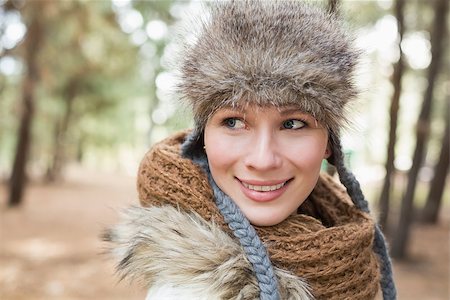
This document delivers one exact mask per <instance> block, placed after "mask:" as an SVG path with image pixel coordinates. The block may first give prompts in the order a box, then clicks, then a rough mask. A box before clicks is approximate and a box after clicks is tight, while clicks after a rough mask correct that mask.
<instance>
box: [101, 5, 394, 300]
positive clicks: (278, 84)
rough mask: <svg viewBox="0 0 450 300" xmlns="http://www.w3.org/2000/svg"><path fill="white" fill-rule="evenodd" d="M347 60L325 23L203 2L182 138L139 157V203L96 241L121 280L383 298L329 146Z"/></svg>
mask: <svg viewBox="0 0 450 300" xmlns="http://www.w3.org/2000/svg"><path fill="white" fill-rule="evenodd" d="M357 58H358V52H357V51H355V50H354V49H353V48H352V46H351V38H350V37H349V36H348V34H347V33H346V32H345V31H344V30H343V29H342V25H341V24H340V22H339V20H337V18H336V17H335V16H332V15H328V14H326V13H324V12H322V11H320V10H319V9H317V8H314V7H310V6H309V5H306V4H304V3H302V2H299V1H283V2H281V1H277V2H275V1H273V2H272V1H271V2H263V1H236V2H234V1H233V2H221V3H218V4H215V5H214V7H213V8H212V10H211V18H210V19H209V20H208V22H207V23H206V24H204V28H203V31H202V33H201V34H200V36H199V38H198V40H197V41H196V43H195V44H194V45H193V46H192V47H190V48H189V49H188V50H187V53H186V55H185V58H184V62H183V64H182V68H181V73H182V81H181V84H180V91H181V94H182V95H183V97H184V98H185V99H187V100H188V102H189V103H190V104H191V105H192V108H193V112H194V119H195V128H194V129H193V130H192V131H190V132H183V133H179V134H177V135H175V136H173V137H171V138H169V139H167V140H165V141H163V142H161V143H159V144H157V145H156V146H154V147H153V149H152V150H151V151H150V152H149V153H147V155H146V156H145V158H144V160H143V161H142V163H141V167H140V170H139V176H138V190H139V197H140V201H141V204H142V205H143V207H134V208H131V209H129V210H128V211H127V212H126V213H125V216H124V218H125V220H124V221H123V223H122V224H120V225H118V226H116V227H115V228H114V229H113V230H111V231H110V232H109V233H108V234H107V240H109V241H111V242H113V243H115V247H116V250H115V251H116V253H117V255H118V259H119V261H120V263H119V265H118V270H119V271H120V272H121V273H122V274H123V276H125V277H131V278H132V279H139V280H141V281H142V282H143V283H144V284H145V285H146V286H147V287H148V288H149V293H148V297H147V298H148V299H257V298H260V299H373V298H374V297H375V296H376V295H377V293H378V291H379V289H380V287H381V291H382V294H383V297H384V299H395V298H396V292H395V287H394V283H393V281H392V273H391V265H390V260H389V257H388V255H387V252H386V247H385V243H384V239H383V236H382V234H381V232H380V230H379V228H378V227H377V226H376V224H375V223H374V222H373V220H372V219H371V217H370V216H369V209H368V204H367V201H366V200H365V199H364V196H363V195H362V192H361V189H360V188H359V184H358V182H357V181H356V179H355V178H354V176H353V175H352V174H351V173H350V172H349V171H348V170H347V169H346V168H345V166H344V163H343V154H342V150H341V145H340V139H339V131H340V128H342V127H343V126H344V125H345V124H346V123H347V122H348V120H347V116H346V113H345V109H346V104H347V102H349V101H351V100H353V99H354V98H355V96H356V94H357V91H356V88H355V86H354V83H353V81H352V76H353V69H354V67H355V64H356V60H357ZM323 159H327V160H328V161H329V162H330V163H332V164H334V165H335V167H336V169H337V171H338V174H339V179H340V181H341V182H342V184H343V185H344V186H345V188H344V187H342V186H341V185H339V184H338V183H336V182H335V181H334V180H333V179H332V178H331V177H329V176H327V175H321V174H319V173H320V166H321V162H322V160H323Z"/></svg>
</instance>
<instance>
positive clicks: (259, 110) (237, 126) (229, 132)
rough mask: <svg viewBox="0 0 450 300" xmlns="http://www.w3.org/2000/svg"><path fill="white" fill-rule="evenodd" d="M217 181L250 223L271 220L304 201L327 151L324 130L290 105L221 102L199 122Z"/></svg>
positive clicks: (284, 215) (264, 223) (274, 221)
mask: <svg viewBox="0 0 450 300" xmlns="http://www.w3.org/2000/svg"><path fill="white" fill-rule="evenodd" d="M205 151H206V154H207V156H208V162H209V166H210V169H211V174H212V176H213V178H214V180H215V181H216V183H217V185H218V186H219V187H220V188H221V189H222V191H224V192H225V193H226V194H227V195H229V196H230V197H231V198H232V199H233V201H234V202H235V203H236V204H237V205H238V206H239V208H240V209H241V210H242V212H243V213H244V215H245V216H246V217H247V218H248V219H249V221H250V223H252V224H253V225H256V226H272V225H276V224H278V223H280V222H282V221H283V220H285V219H286V218H288V217H289V216H290V215H291V214H293V213H295V212H296V211H297V208H298V207H299V206H300V205H301V204H302V203H303V202H304V201H305V199H306V198H307V197H308V195H309V194H310V193H311V191H312V190H313V188H314V186H315V185H316V183H317V180H318V178H319V172H320V167H321V163H322V160H323V159H324V158H327V157H329V156H330V154H331V152H330V149H329V147H328V132H327V130H326V129H325V128H324V126H322V125H321V124H320V123H319V122H318V121H317V120H316V119H314V118H313V117H312V116H311V115H308V114H305V113H303V112H301V111H300V110H299V109H298V108H295V107H290V106H287V107H280V108H277V107H275V106H268V107H259V106H253V105H249V106H246V107H237V108H236V107H235V108H227V107H226V108H221V109H219V110H218V111H217V112H215V113H214V114H213V115H212V116H211V118H210V119H209V120H208V122H207V123H206V126H205Z"/></svg>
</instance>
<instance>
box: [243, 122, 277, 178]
mask: <svg viewBox="0 0 450 300" xmlns="http://www.w3.org/2000/svg"><path fill="white" fill-rule="evenodd" d="M244 164H245V166H246V167H247V168H250V169H254V170H259V171H266V170H271V169H275V168H278V167H280V166H281V164H282V159H281V156H280V154H279V151H278V143H277V141H276V137H275V134H274V133H273V132H271V131H269V130H264V131H261V132H255V133H254V138H253V139H252V142H251V145H249V147H248V150H247V155H246V156H245V159H244Z"/></svg>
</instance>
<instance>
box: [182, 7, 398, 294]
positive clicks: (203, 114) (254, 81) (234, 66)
mask: <svg viewBox="0 0 450 300" xmlns="http://www.w3.org/2000/svg"><path fill="white" fill-rule="evenodd" d="M344 28H345V27H344V25H343V24H342V22H341V21H340V20H339V19H338V17H336V16H335V15H332V14H329V13H326V12H325V11H323V10H321V9H320V8H317V7H314V6H311V5H310V4H307V3H305V2H303V1H292V0H291V1H259V0H254V1H250V0H248V1H247V0H246V1H224V2H218V3H214V5H212V8H211V17H210V18H209V20H208V21H207V22H206V23H205V24H203V28H202V31H201V34H200V35H199V37H198V40H197V41H196V43H195V44H194V45H193V46H191V47H190V48H189V49H187V52H186V54H185V56H184V61H183V63H182V66H181V76H182V78H181V83H180V85H179V89H180V92H181V95H182V97H183V98H184V99H185V100H187V101H188V103H189V104H190V105H191V106H192V110H193V113H194V120H195V128H194V130H193V131H192V133H191V134H190V135H189V136H188V137H187V139H186V140H185V142H184V144H183V145H182V154H183V156H184V157H187V158H190V159H192V160H194V162H196V163H198V164H199V165H200V166H202V167H203V169H204V170H205V171H206V172H207V174H208V176H209V181H210V183H211V185H212V186H213V189H214V193H215V196H216V199H215V200H216V203H218V207H219V209H220V210H221V213H222V215H224V217H225V220H226V221H227V222H228V224H229V225H230V227H233V228H239V230H234V229H233V228H232V229H233V230H234V234H235V235H236V236H237V237H238V238H239V239H240V241H241V243H242V245H243V247H244V248H246V247H248V245H244V243H246V239H245V237H242V236H239V235H241V234H242V232H244V231H245V230H247V232H250V233H251V234H254V233H253V232H254V229H253V228H252V226H251V225H250V224H249V223H248V221H247V220H246V219H245V217H243V215H242V213H241V212H240V210H239V208H237V207H235V204H234V203H233V201H231V200H230V199H228V198H229V197H227V196H226V195H224V194H223V193H222V192H221V191H220V189H219V188H218V187H217V185H216V184H215V182H214V180H213V178H212V176H210V172H209V166H208V164H207V159H206V154H205V152H204V149H203V146H204V142H203V133H204V127H205V124H206V122H207V120H208V118H209V117H210V116H211V115H212V114H213V113H214V112H215V111H217V109H219V108H221V107H224V106H234V105H236V104H241V105H247V104H250V103H254V104H257V105H261V106H266V105H275V106H284V105H294V106H297V107H298V108H299V109H300V110H302V111H303V112H306V113H309V114H311V115H312V116H313V117H315V118H316V119H317V120H318V121H319V122H321V123H322V124H323V125H325V126H326V128H327V129H328V132H329V137H330V146H331V150H332V156H331V157H330V158H329V159H328V160H329V162H331V163H332V164H334V165H335V167H336V169H337V172H338V174H339V178H340V180H341V182H342V184H343V185H344V186H345V187H346V188H347V192H348V194H349V195H350V197H351V199H352V201H353V202H354V204H355V205H356V206H357V207H359V208H360V209H361V210H363V211H365V212H369V206H368V203H367V201H366V200H365V198H364V195H363V194H362V192H361V189H360V186H359V183H358V181H357V180H356V179H355V177H354V176H353V174H352V173H350V172H349V171H348V170H347V169H346V167H345V165H344V157H343V153H342V148H341V144H340V138H339V132H340V129H341V128H342V127H343V126H344V125H345V124H346V123H347V122H348V120H347V113H346V108H347V106H348V102H350V101H352V100H354V99H355V98H356V95H357V93H358V92H357V88H356V87H355V84H354V81H353V74H354V68H355V66H356V63H357V60H358V56H359V51H357V50H355V49H354V48H353V46H352V43H353V39H352V36H351V35H350V34H349V33H347V32H346V30H345V29H344ZM237 223H239V225H236V224H237ZM231 224H232V226H231ZM243 228H245V230H243ZM255 243H257V244H258V243H259V244H258V245H255V247H256V248H257V249H258V251H259V252H258V251H257V252H258V253H259V255H260V256H261V259H260V261H264V262H266V263H265V268H266V270H264V271H262V272H263V274H262V275H261V274H259V275H260V276H259V277H258V273H259V272H260V271H259V270H261V266H254V271H255V273H256V276H257V277H258V280H259V281H260V288H261V299H278V298H277V296H276V295H277V292H276V282H275V278H274V277H273V270H272V269H271V268H272V266H271V264H270V260H269V259H268V257H267V253H266V252H265V251H260V250H261V248H262V249H264V246H263V245H261V242H260V241H259V242H258V241H256V242H255ZM374 251H375V252H376V253H377V254H378V255H379V257H380V262H381V264H380V265H381V271H382V281H381V286H382V290H383V296H384V299H396V291H395V286H394V283H393V280H392V271H391V262H390V259H389V256H388V254H387V249H386V245H385V241H384V237H383V235H382V233H381V230H380V229H379V227H378V226H376V227H375V241H374ZM250 253H251V255H252V256H254V255H255V250H254V249H250V250H249V255H250ZM263 269H264V268H263ZM267 278H269V279H267ZM271 289H275V290H271Z"/></svg>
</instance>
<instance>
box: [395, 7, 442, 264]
mask: <svg viewBox="0 0 450 300" xmlns="http://www.w3.org/2000/svg"><path fill="white" fill-rule="evenodd" d="M447 10H448V0H437V1H436V7H435V19H434V20H435V21H434V25H433V32H432V35H431V47H432V49H431V51H432V59H431V63H430V66H429V68H428V86H427V89H426V91H425V95H424V100H423V104H422V109H421V111H420V115H419V120H418V122H417V128H416V136H417V142H416V149H415V151H414V156H413V164H412V167H411V169H410V171H409V173H408V184H407V187H406V192H405V196H404V198H403V200H402V205H401V210H400V219H399V223H398V228H397V230H396V234H395V238H394V240H393V243H392V256H393V257H395V258H398V259H401V258H404V257H405V256H406V249H407V246H408V241H409V235H410V227H411V221H412V214H413V200H414V193H415V189H416V183H417V176H418V174H419V170H420V167H421V166H422V161H423V159H424V156H425V153H426V149H425V146H426V143H427V141H428V137H429V131H430V112H431V108H432V99H433V90H434V83H435V82H436V78H437V75H438V73H439V67H440V65H441V58H442V52H443V45H444V43H443V39H444V38H445V36H446V28H447V26H446V24H447V21H446V18H447Z"/></svg>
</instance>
